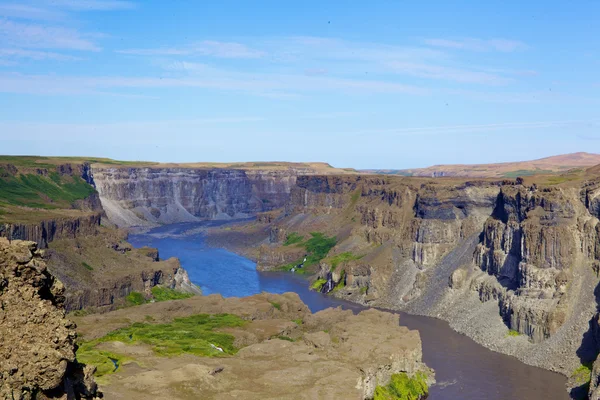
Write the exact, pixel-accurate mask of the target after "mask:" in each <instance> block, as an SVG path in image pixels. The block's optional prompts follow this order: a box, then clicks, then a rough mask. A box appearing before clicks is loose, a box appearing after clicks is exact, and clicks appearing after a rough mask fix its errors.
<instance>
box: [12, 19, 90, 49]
mask: <svg viewBox="0 0 600 400" xmlns="http://www.w3.org/2000/svg"><path fill="white" fill-rule="evenodd" d="M0 40H1V41H2V42H3V43H4V44H5V45H10V46H11V47H17V48H22V47H26V48H38V49H65V50H80V51H99V50H100V48H99V47H98V46H96V45H95V44H94V43H93V42H92V41H90V40H89V39H87V38H86V37H85V35H83V34H81V33H80V32H78V31H76V30H74V29H69V28H62V27H51V26H44V25H39V24H31V23H20V22H14V21H11V20H7V19H0Z"/></svg>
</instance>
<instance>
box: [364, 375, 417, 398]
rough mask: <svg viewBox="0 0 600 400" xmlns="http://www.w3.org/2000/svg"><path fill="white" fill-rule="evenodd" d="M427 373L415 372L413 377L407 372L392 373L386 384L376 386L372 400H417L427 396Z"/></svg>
mask: <svg viewBox="0 0 600 400" xmlns="http://www.w3.org/2000/svg"><path fill="white" fill-rule="evenodd" d="M428 393H429V389H428V388H427V375H425V374H424V373H422V372H417V373H416V374H415V376H414V377H413V378H409V377H408V375H407V374H405V373H401V374H394V375H392V379H391V382H390V383H389V384H388V385H387V386H377V387H376V388H375V396H374V397H373V400H419V399H423V398H425V397H427V395H428Z"/></svg>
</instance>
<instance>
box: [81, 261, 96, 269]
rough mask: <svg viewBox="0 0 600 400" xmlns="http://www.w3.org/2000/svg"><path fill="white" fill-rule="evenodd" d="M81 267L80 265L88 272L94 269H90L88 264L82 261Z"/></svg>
mask: <svg viewBox="0 0 600 400" xmlns="http://www.w3.org/2000/svg"><path fill="white" fill-rule="evenodd" d="M81 265H82V266H83V267H84V268H85V269H87V270H89V271H93V270H94V268H92V267H91V266H90V264H88V263H86V262H84V261H82V262H81Z"/></svg>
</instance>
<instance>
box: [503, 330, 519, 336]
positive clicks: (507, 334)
mask: <svg viewBox="0 0 600 400" xmlns="http://www.w3.org/2000/svg"><path fill="white" fill-rule="evenodd" d="M506 336H507V337H509V336H510V337H516V336H521V334H520V333H519V331H515V330H514V329H509V330H508V332H507V333H506Z"/></svg>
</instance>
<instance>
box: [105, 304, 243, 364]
mask: <svg viewBox="0 0 600 400" xmlns="http://www.w3.org/2000/svg"><path fill="white" fill-rule="evenodd" d="M245 323H246V321H244V320H243V319H241V318H240V317H238V316H236V315H231V314H217V315H208V314H199V315H194V316H191V317H186V318H176V319H175V320H174V321H173V322H171V323H169V324H147V323H135V324H133V325H131V326H129V327H126V328H122V329H119V330H116V331H114V332H111V333H109V334H108V335H106V336H105V337H103V338H102V339H100V341H103V342H107V341H119V342H123V343H126V344H136V343H143V344H147V345H149V346H151V347H152V349H153V350H154V352H155V353H156V354H158V355H162V356H174V355H178V354H182V353H191V354H196V355H200V356H219V355H224V354H235V353H236V352H237V349H236V348H235V347H234V346H233V342H234V340H235V338H234V337H233V335H230V334H226V333H221V332H214V330H215V329H218V328H225V327H236V326H243V325H244V324H245ZM211 344H212V345H214V346H216V347H220V348H222V349H223V352H220V351H219V350H217V349H215V348H213V347H212V346H211Z"/></svg>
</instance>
